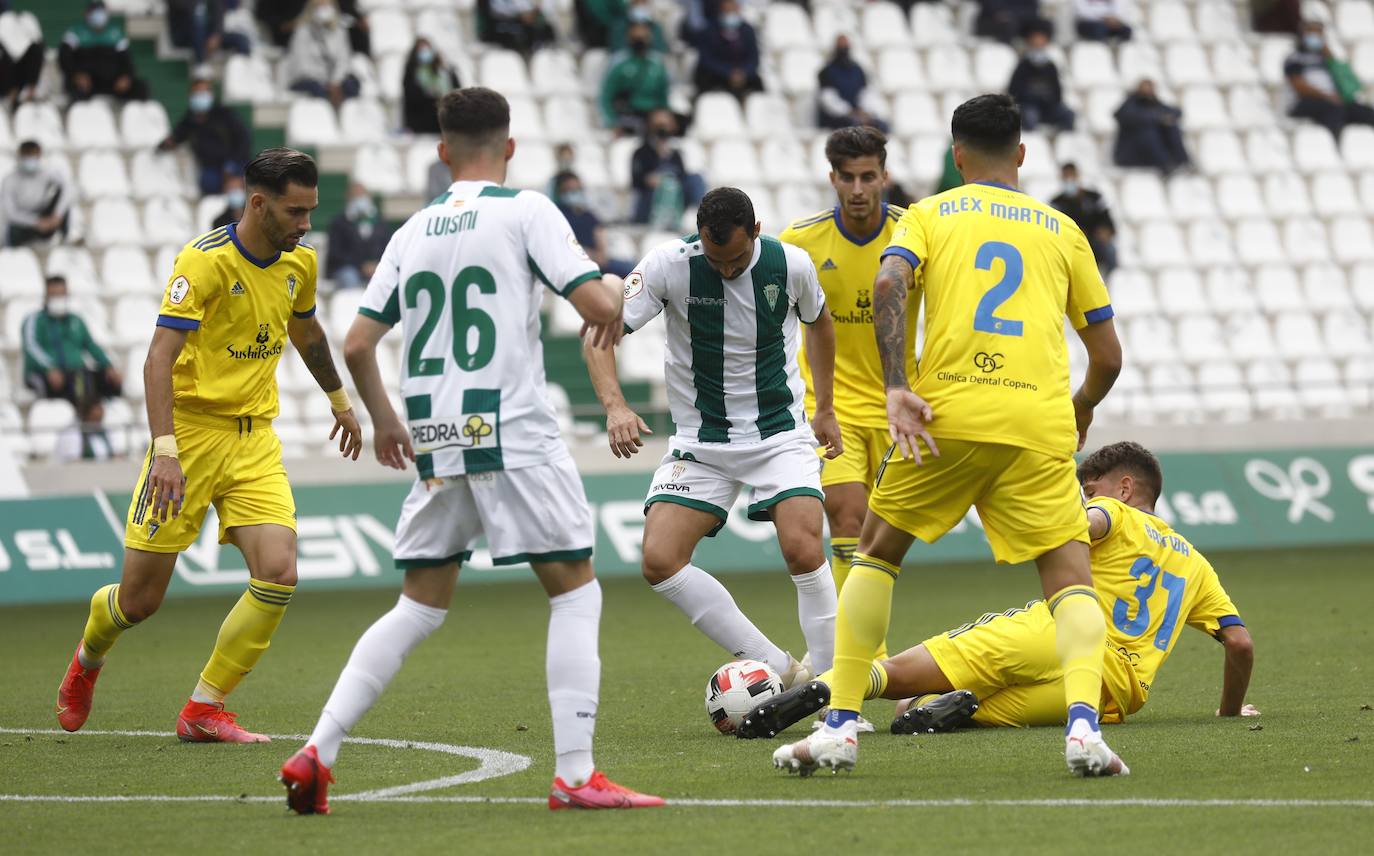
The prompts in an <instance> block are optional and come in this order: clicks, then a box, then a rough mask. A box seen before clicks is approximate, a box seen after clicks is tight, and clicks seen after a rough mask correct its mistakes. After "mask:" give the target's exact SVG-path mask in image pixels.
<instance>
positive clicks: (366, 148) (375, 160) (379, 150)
mask: <svg viewBox="0 0 1374 856" xmlns="http://www.w3.org/2000/svg"><path fill="white" fill-rule="evenodd" d="M353 179H354V180H355V181H358V182H360V183H361V184H362V185H363V187H366V188H367V189H368V190H369V191H371V192H372V193H384V194H393V193H401V192H403V191H405V190H406V171H405V168H404V167H403V166H402V164H401V155H400V154H399V153H398V152H397V151H396V149H395V148H393V147H392V146H390V145H387V144H386V143H370V144H367V145H363V146H359V147H358V152H357V156H356V158H355V159H354V161H353Z"/></svg>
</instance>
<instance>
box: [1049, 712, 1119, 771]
mask: <svg viewBox="0 0 1374 856" xmlns="http://www.w3.org/2000/svg"><path fill="white" fill-rule="evenodd" d="M1064 761H1065V762H1066V763H1067V764H1068V765H1069V772H1071V773H1073V774H1074V775H1075V776H1129V775H1130V774H1131V768H1130V767H1127V766H1126V762H1125V761H1122V760H1121V756H1119V755H1117V754H1116V753H1115V752H1113V751H1112V749H1111V747H1110V746H1108V745H1107V741H1106V740H1103V739H1102V732H1100V731H1093V730H1092V728H1090V727H1089V726H1088V724H1087V723H1086V722H1082V721H1076V722H1074V724H1073V726H1072V727H1071V728H1070V729H1069V733H1068V734H1067V735H1066V736H1065V737H1064Z"/></svg>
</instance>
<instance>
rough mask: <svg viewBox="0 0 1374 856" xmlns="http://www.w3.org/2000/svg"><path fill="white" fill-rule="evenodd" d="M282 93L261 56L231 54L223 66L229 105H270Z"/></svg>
mask: <svg viewBox="0 0 1374 856" xmlns="http://www.w3.org/2000/svg"><path fill="white" fill-rule="evenodd" d="M397 79H398V80H399V79H400V78H399V76H398V77H397ZM282 92H283V89H282V87H280V86H278V85H277V81H276V78H275V77H274V76H273V74H272V65H271V63H269V62H268V61H267V58H266V57H264V56H262V55H261V54H254V55H251V56H244V55H242V54H233V55H231V56H230V57H229V59H228V61H227V62H226V63H225V64H224V100H225V101H227V102H229V103H231V104H272V103H275V102H278V101H281V100H283V99H284V96H283V94H282Z"/></svg>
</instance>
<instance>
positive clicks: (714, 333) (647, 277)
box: [625, 235, 825, 443]
mask: <svg viewBox="0 0 1374 856" xmlns="http://www.w3.org/2000/svg"><path fill="white" fill-rule="evenodd" d="M824 311H825V292H823V291H822V290H821V285H820V281H819V280H818V278H817V276H816V267H815V265H813V264H812V262H811V257H810V256H808V255H807V254H806V251H805V250H802V249H799V248H797V247H794V246H792V245H790V244H784V243H782V242H781V241H779V240H778V239H776V238H770V237H767V236H762V237H760V238H758V239H757V240H756V241H754V258H753V261H751V262H750V263H749V267H748V268H747V269H746V270H745V272H744V273H742V274H740V275H739V276H738V277H736V278H735V279H732V280H724V279H721V276H720V274H718V273H716V271H715V269H714V268H712V267H711V265H710V263H709V262H708V261H707V260H706V256H704V255H703V254H702V251H701V242H700V241H699V240H698V239H697V236H696V235H689V236H687V237H685V238H682V239H679V240H673V241H669V242H668V243H666V244H663V245H662V246H659V247H656V248H654V250H653V251H652V252H650V253H649V255H647V256H645V257H644V260H643V261H642V262H640V263H639V266H638V267H636V268H635V270H634V272H633V273H631V274H630V275H629V277H627V278H626V280H625V329H626V331H627V332H634V331H635V330H638V329H639V328H640V327H643V326H644V324H645V323H647V322H648V321H650V320H651V319H652V318H653V317H654V316H655V315H657V314H659V313H660V312H663V313H665V316H666V318H665V321H666V323H667V325H668V336H667V341H668V347H667V355H666V357H665V360H664V374H665V376H666V379H667V382H668V404H669V406H670V407H671V409H672V414H673V422H674V423H675V424H676V426H677V432H678V436H680V437H683V438H684V439H689V440H693V441H696V442H700V443H757V442H759V441H761V440H766V439H768V438H769V437H772V436H773V435H775V434H781V433H783V432H785V431H790V430H792V429H793V428H796V427H797V426H799V425H802V424H803V423H805V422H806V413H805V410H804V409H803V407H802V396H803V393H804V391H805V387H804V386H803V384H802V379H801V373H800V371H799V370H798V367H797V344H798V340H797V335H798V327H797V322H798V321H799V320H800V321H802V322H804V323H806V324H810V323H812V322H814V321H815V320H816V319H817V318H819V317H820V314H821V313H822V312H824Z"/></svg>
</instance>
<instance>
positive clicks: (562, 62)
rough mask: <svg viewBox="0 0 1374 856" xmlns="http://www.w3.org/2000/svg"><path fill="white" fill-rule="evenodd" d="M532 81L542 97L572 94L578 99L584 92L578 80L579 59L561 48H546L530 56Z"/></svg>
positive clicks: (535, 89)
mask: <svg viewBox="0 0 1374 856" xmlns="http://www.w3.org/2000/svg"><path fill="white" fill-rule="evenodd" d="M530 82H531V83H532V84H533V85H534V91H535V92H537V93H539V95H540V96H541V97H547V96H549V95H570V96H573V97H574V98H576V99H580V98H582V97H583V95H584V92H583V90H582V88H581V87H580V86H578V82H577V60H576V58H574V57H573V55H572V54H571V53H569V52H568V51H566V50H562V49H559V48H544V49H543V50H540V51H538V52H536V53H535V55H534V56H533V57H531V58H530Z"/></svg>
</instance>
